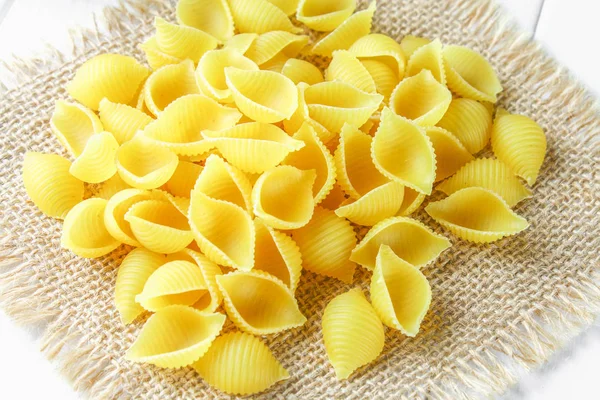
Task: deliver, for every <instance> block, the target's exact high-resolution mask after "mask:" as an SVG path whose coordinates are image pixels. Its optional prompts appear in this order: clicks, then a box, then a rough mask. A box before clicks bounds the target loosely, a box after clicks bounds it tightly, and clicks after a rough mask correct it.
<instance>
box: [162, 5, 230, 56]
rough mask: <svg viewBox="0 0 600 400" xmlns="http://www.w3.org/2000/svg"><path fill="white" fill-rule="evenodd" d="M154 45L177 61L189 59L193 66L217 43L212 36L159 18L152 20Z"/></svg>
mask: <svg viewBox="0 0 600 400" xmlns="http://www.w3.org/2000/svg"><path fill="white" fill-rule="evenodd" d="M154 27H155V28H156V44H157V45H158V47H159V49H160V50H161V51H163V52H165V53H167V54H169V55H170V56H173V57H177V58H179V59H182V60H183V59H186V58H189V59H190V60H192V61H193V62H194V63H195V64H197V63H198V61H199V60H200V57H202V55H203V54H204V53H206V52H207V51H209V50H212V49H215V48H216V47H217V45H218V44H219V41H218V40H217V39H216V38H215V37H214V36H212V35H210V34H208V33H206V32H204V31H201V30H199V29H196V28H192V27H189V26H185V25H176V24H171V23H169V22H167V21H165V20H164V19H162V18H160V17H156V18H155V19H154Z"/></svg>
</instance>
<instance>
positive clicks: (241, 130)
mask: <svg viewBox="0 0 600 400" xmlns="http://www.w3.org/2000/svg"><path fill="white" fill-rule="evenodd" d="M203 136H204V138H205V139H206V141H207V142H209V143H212V144H213V145H214V146H215V147H216V148H217V149H218V150H219V152H220V153H221V154H222V155H223V157H224V158H225V159H226V160H227V161H228V162H230V163H231V164H232V165H233V166H235V167H237V168H239V169H241V170H242V171H245V172H249V173H261V172H264V171H266V170H268V169H270V168H273V167H275V166H277V165H279V164H280V163H281V162H282V161H283V160H284V159H285V158H286V157H287V156H288V154H290V153H293V152H296V151H298V150H300V149H302V148H303V147H305V145H304V142H303V141H302V140H297V139H294V138H291V137H290V136H289V135H288V134H287V133H285V132H284V131H283V130H281V129H280V128H278V127H277V126H275V125H271V124H265V123H261V122H250V123H247V124H240V125H236V126H234V127H233V128H229V129H223V130H220V131H205V132H203Z"/></svg>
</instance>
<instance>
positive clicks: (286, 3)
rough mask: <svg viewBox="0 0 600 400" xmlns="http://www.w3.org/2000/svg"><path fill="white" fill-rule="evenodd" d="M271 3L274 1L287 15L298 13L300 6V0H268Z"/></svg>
mask: <svg viewBox="0 0 600 400" xmlns="http://www.w3.org/2000/svg"><path fill="white" fill-rule="evenodd" d="M268 1H269V3H273V4H274V5H276V6H277V8H279V9H280V10H281V11H283V12H284V13H285V14H286V15H292V14H295V13H296V9H297V8H298V2H299V1H300V0H268Z"/></svg>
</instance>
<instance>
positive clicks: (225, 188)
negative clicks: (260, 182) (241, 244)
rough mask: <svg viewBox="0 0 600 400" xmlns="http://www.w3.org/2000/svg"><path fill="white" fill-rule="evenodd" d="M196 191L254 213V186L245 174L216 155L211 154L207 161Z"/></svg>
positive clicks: (196, 185)
mask: <svg viewBox="0 0 600 400" xmlns="http://www.w3.org/2000/svg"><path fill="white" fill-rule="evenodd" d="M194 190H197V191H199V192H202V193H204V194H205V195H207V196H208V197H211V198H213V199H216V200H223V201H228V202H230V203H233V204H235V205H237V206H240V207H241V208H244V209H246V210H247V211H248V212H251V211H252V199H251V197H252V184H251V183H250V181H249V180H248V178H247V177H246V175H244V173H243V172H241V171H240V170H239V169H237V168H236V167H234V166H232V165H230V164H228V163H227V162H225V161H224V160H223V159H222V158H221V157H219V156H217V155H216V154H211V155H210V156H208V158H207V159H206V162H205V164H204V170H203V171H202V173H201V174H200V176H199V177H198V179H197V180H196V184H195V186H194Z"/></svg>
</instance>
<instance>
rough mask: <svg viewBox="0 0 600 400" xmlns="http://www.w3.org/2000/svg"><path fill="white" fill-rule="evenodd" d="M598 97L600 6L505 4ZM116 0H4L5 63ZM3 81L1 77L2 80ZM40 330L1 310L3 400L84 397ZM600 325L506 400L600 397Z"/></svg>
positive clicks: (64, 39)
mask: <svg viewBox="0 0 600 400" xmlns="http://www.w3.org/2000/svg"><path fill="white" fill-rule="evenodd" d="M499 1H500V3H502V4H503V5H504V6H505V7H506V8H507V9H508V10H509V11H510V13H511V14H512V15H513V16H514V17H515V18H516V20H517V21H518V22H519V24H520V25H521V26H522V27H523V28H524V29H525V30H527V31H528V32H530V33H531V35H532V36H534V37H535V38H536V39H538V40H540V41H541V42H542V43H543V44H544V45H545V46H546V48H547V49H548V51H549V52H550V53H552V54H553V55H554V56H555V57H556V58H558V59H559V60H561V61H562V62H563V63H564V64H565V65H567V66H568V67H569V68H570V69H571V70H572V71H573V72H574V73H575V74H576V75H577V76H578V77H579V78H580V79H581V80H582V81H583V82H584V83H586V84H587V85H588V86H589V87H590V88H591V89H592V90H593V91H594V92H596V93H598V94H600V74H599V73H598V69H599V67H600V62H599V61H600V56H599V54H600V53H599V52H598V49H597V38H598V37H600V23H599V20H598V17H599V16H600V1H597V0H499ZM117 2H118V1H117V0H0V60H6V61H8V60H9V59H10V55H11V54H17V55H19V56H28V55H33V54H35V53H39V52H40V51H43V50H44V48H45V46H46V45H45V43H48V44H51V45H53V46H55V47H57V48H58V49H60V50H63V51H68V50H69V49H70V47H69V46H70V44H69V34H68V29H69V27H70V26H71V25H72V23H71V22H70V21H78V24H79V25H82V26H91V24H92V21H93V19H92V13H94V12H98V11H100V10H101V9H102V7H103V6H105V5H111V4H116V3H117ZM0 78H1V76H0ZM35 339H36V336H35V332H28V331H25V330H23V329H21V328H18V327H16V326H15V325H14V324H13V323H12V321H11V320H10V319H9V318H8V317H7V316H6V315H5V314H4V313H2V312H1V311H0V359H1V360H2V361H0V382H1V384H0V398H1V399H34V398H49V399H55V398H56V399H59V398H60V399H63V400H70V399H77V398H79V397H80V396H79V395H78V394H76V393H74V392H73V390H72V389H71V387H70V386H69V384H68V383H67V382H66V381H65V380H64V379H62V378H61V376H60V375H59V374H58V373H57V372H56V371H55V366H54V365H53V364H52V363H50V362H48V361H47V360H46V359H45V358H44V357H43V356H42V355H41V353H40V352H39V351H38V344H37V343H36V341H35ZM599 363H600V324H599V323H597V324H596V325H595V326H594V327H592V328H590V329H589V330H588V331H587V332H585V333H584V334H582V335H581V336H580V337H578V338H577V339H576V340H574V341H573V342H572V343H571V344H570V345H568V346H567V348H565V349H564V350H562V351H560V352H559V353H557V354H556V355H555V357H554V358H553V359H552V360H551V361H550V362H549V363H548V364H547V365H546V366H544V367H543V368H542V369H541V370H540V371H535V372H533V373H529V374H527V375H525V376H523V378H522V380H521V382H520V384H519V385H518V386H517V387H515V388H513V389H512V390H510V391H509V392H508V393H506V394H505V395H504V396H503V398H505V399H524V400H525V399H526V400H554V399H556V400H559V399H560V400H563V399H565V398H578V399H600V389H598V387H599V386H598V376H597V375H598V371H600V368H599V367H598V364H599Z"/></svg>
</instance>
